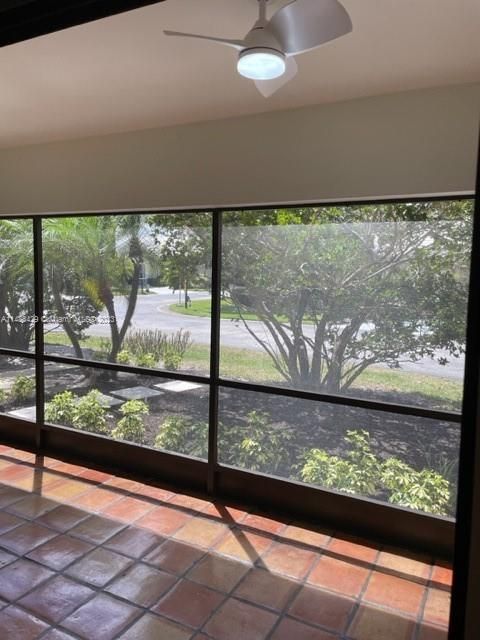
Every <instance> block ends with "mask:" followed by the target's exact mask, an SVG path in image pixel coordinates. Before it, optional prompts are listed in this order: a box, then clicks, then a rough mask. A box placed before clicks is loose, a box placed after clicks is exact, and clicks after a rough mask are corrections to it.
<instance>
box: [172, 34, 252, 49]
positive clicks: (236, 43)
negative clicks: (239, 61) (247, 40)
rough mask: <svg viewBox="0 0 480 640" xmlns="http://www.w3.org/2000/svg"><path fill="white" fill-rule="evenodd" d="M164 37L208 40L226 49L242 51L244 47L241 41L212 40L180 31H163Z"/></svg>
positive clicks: (211, 38)
mask: <svg viewBox="0 0 480 640" xmlns="http://www.w3.org/2000/svg"><path fill="white" fill-rule="evenodd" d="M163 33H164V34H165V35H166V36H179V37H180V38H196V39H198V40H210V42H218V43H220V44H224V45H226V46H227V47H233V48H234V49H239V50H241V49H243V48H244V47H245V45H244V43H243V40H229V39H228V38H214V37H211V36H202V35H198V34H197V33H183V32H182V31H164V32H163Z"/></svg>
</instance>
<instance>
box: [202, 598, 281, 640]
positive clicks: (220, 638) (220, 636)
mask: <svg viewBox="0 0 480 640" xmlns="http://www.w3.org/2000/svg"><path fill="white" fill-rule="evenodd" d="M276 621H277V616H276V615H275V614H273V613H270V612H268V611H265V610H264V609H260V608H258V607H254V606H252V605H251V604H246V603H244V602H240V601H239V600H235V599H234V598H229V599H228V600H227V602H225V604H223V605H222V606H221V607H220V609H219V610H218V611H217V612H216V613H215V615H214V616H213V617H212V618H211V619H210V620H209V621H208V623H207V624H206V625H205V632H206V633H207V634H208V635H210V636H211V637H212V638H215V640H245V639H246V638H248V640H264V639H265V638H266V637H267V635H268V633H269V632H270V630H271V629H272V627H273V625H274V624H275V622H276Z"/></svg>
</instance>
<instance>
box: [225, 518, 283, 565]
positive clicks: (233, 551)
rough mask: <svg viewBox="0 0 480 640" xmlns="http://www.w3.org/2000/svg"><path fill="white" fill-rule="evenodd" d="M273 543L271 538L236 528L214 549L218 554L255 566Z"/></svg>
mask: <svg viewBox="0 0 480 640" xmlns="http://www.w3.org/2000/svg"><path fill="white" fill-rule="evenodd" d="M273 542H274V540H273V538H272V537H271V536H268V535H262V534H258V533H252V532H250V531H247V530H244V529H240V528H238V527H236V528H234V529H232V530H231V531H229V532H228V533H227V534H226V535H225V537H224V538H222V539H221V540H220V541H219V542H218V543H217V544H216V545H215V547H214V548H215V551H216V553H220V554H222V555H225V556H229V557H231V558H235V559H236V560H241V561H242V562H248V563H250V564H254V563H255V562H257V560H258V559H259V558H261V556H263V554H264V553H265V552H266V551H267V549H269V548H270V547H271V546H272V544H273Z"/></svg>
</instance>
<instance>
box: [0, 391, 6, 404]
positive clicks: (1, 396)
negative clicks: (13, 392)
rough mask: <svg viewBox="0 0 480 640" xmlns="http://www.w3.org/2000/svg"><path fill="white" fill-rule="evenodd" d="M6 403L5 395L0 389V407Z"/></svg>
mask: <svg viewBox="0 0 480 640" xmlns="http://www.w3.org/2000/svg"><path fill="white" fill-rule="evenodd" d="M6 401H7V394H6V393H5V391H4V390H3V389H0V405H4V404H5V403H6Z"/></svg>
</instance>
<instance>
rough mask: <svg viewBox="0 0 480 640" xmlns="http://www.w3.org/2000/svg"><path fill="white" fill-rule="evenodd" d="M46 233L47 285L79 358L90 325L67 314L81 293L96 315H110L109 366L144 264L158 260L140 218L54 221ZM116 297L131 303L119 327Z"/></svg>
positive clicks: (127, 323) (133, 304) (131, 308)
mask: <svg viewBox="0 0 480 640" xmlns="http://www.w3.org/2000/svg"><path fill="white" fill-rule="evenodd" d="M43 233H44V235H43V239H44V240H43V242H44V251H45V258H46V264H47V282H48V285H49V287H50V289H51V294H52V298H53V303H54V307H55V310H56V312H57V313H58V315H59V316H60V317H61V318H62V326H63V328H64V330H65V333H66V334H67V335H68V337H69V339H70V341H71V343H72V346H73V348H74V351H75V354H76V356H77V357H79V358H83V357H84V355H83V350H82V347H81V344H80V339H81V330H83V329H85V328H86V327H87V326H89V325H88V324H87V323H86V321H85V320H84V322H83V324H82V318H81V317H75V316H73V317H72V316H71V314H70V315H69V314H68V309H67V302H68V296H67V294H68V293H70V294H76V295H77V296H78V295H79V294H80V296H81V297H83V299H84V300H86V301H87V303H86V304H87V305H89V306H90V309H91V310H93V311H94V313H97V314H98V313H99V312H100V311H101V310H102V309H104V310H105V311H106V313H107V315H108V322H109V327H110V337H111V341H110V351H109V354H108V361H109V362H115V361H116V358H117V355H118V353H119V351H120V350H121V347H122V343H123V340H124V338H125V335H126V332H127V330H128V328H129V326H130V324H131V321H132V318H133V315H134V313H135V308H136V304H137V298H138V290H139V287H140V281H141V274H142V265H143V264H144V262H152V261H154V260H155V254H154V252H153V251H152V249H151V248H149V246H148V242H147V237H150V234H149V233H148V232H147V230H146V228H145V225H144V224H143V221H142V216H140V215H139V214H132V215H120V216H88V217H80V216H79V217H70V218H50V219H48V220H46V221H45V223H44V230H43ZM116 294H117V295H118V294H122V295H124V296H125V297H126V301H127V306H126V312H125V315H124V317H123V320H122V321H121V322H120V321H119V319H118V314H117V310H116V306H115V295H116ZM80 306H81V305H80ZM83 306H84V307H85V305H83ZM90 324H92V323H91V322H90ZM79 328H80V331H79Z"/></svg>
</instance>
